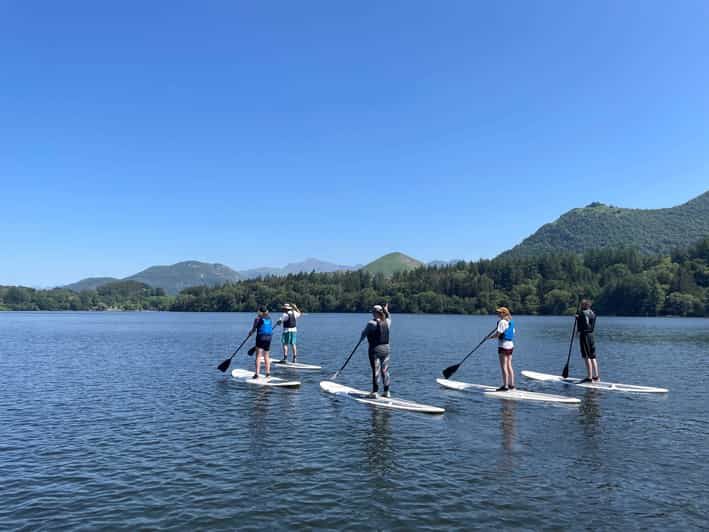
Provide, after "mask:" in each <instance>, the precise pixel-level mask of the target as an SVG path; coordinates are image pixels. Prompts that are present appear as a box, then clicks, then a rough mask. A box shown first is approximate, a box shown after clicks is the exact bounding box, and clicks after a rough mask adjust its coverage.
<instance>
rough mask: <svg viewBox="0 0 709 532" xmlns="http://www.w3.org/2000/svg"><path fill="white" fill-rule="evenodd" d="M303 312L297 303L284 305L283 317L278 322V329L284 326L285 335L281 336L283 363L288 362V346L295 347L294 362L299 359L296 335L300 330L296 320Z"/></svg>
mask: <svg viewBox="0 0 709 532" xmlns="http://www.w3.org/2000/svg"><path fill="white" fill-rule="evenodd" d="M301 315H302V312H300V309H299V308H298V306H297V305H296V304H295V303H292V304H290V303H284V305H283V315H282V316H281V317H280V318H279V320H278V321H277V322H276V327H278V326H279V325H283V334H282V335H281V345H282V346H283V360H282V362H284V363H285V362H287V361H288V346H289V345H290V346H292V347H293V362H295V361H296V358H297V357H298V350H297V347H296V335H297V333H298V329H297V328H296V320H297V319H298V318H300V316H301Z"/></svg>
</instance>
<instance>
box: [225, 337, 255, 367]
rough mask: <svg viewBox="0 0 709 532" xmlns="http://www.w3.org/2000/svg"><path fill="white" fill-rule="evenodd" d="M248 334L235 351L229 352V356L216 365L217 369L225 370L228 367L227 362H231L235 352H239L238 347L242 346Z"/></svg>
mask: <svg viewBox="0 0 709 532" xmlns="http://www.w3.org/2000/svg"><path fill="white" fill-rule="evenodd" d="M249 336H251V335H249ZM249 336H247V337H246V338H244V341H243V342H241V343H240V344H239V347H237V348H236V351H234V352H233V353H232V354H231V356H230V357H229V358H227V359H226V360H225V361H224V362H222V363H221V364H219V365H218V366H217V369H219V370H220V371H222V372H224V371H226V370H227V368H228V367H229V364H231V359H232V358H234V357H235V356H236V354H237V353H238V352H239V349H241V348H242V347H244V344H245V343H246V341H247V340H248V339H249Z"/></svg>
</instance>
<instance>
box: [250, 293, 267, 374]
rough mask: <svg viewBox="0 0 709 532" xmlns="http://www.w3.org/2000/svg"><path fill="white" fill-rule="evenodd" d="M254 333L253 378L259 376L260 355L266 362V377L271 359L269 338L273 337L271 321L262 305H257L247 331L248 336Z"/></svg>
mask: <svg viewBox="0 0 709 532" xmlns="http://www.w3.org/2000/svg"><path fill="white" fill-rule="evenodd" d="M254 333H256V373H254V379H258V377H259V370H260V369H261V357H263V359H264V363H265V364H266V377H270V376H271V359H270V357H269V354H270V351H271V338H272V337H273V322H272V321H271V315H270V314H269V313H268V309H267V308H266V307H264V306H262V307H259V309H258V314H257V315H256V319H254V324H253V326H252V327H251V330H250V331H249V336H251V335H252V334H254Z"/></svg>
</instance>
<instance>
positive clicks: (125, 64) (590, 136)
mask: <svg viewBox="0 0 709 532" xmlns="http://www.w3.org/2000/svg"><path fill="white" fill-rule="evenodd" d="M708 28H709V4H707V3H706V2H705V1H703V0H698V1H689V0H687V1H684V0H683V1H681V2H673V3H670V2H659V1H630V0H626V1H623V2H618V1H583V2H567V1H539V2H527V1H521V0H520V1H509V2H475V1H467V0H466V1H446V2H432V1H427V2H421V1H411V0H408V1H405V2H404V1H401V2H395V1H391V2H362V1H357V2H353V1H343V2H332V1H323V2H309V1H302V2H273V1H259V2H237V1H210V2H197V1H183V2H174V1H151V2H143V1H141V2H137V1H121V2H93V1H91V2H90V1H74V0H65V1H63V2H45V1H43V2H39V1H35V0H16V1H14V0H0V83H1V89H0V194H1V195H0V198H1V199H0V205H1V207H0V249H2V255H1V257H2V258H1V259H0V284H24V285H30V286H52V285H57V284H63V283H68V282H72V281H75V280H78V279H79V278H82V277H87V276H94V275H111V276H116V277H120V276H125V275H129V274H132V273H135V272H137V271H139V270H141V269H143V268H145V267H147V266H150V265H153V264H170V263H174V262H177V261H180V260H187V259H196V260H204V261H208V262H221V263H224V264H227V265H229V266H232V267H234V268H236V269H242V268H249V267H256V266H262V265H273V266H280V265H283V264H285V263H287V262H292V261H297V260H301V259H303V258H305V257H309V256H314V257H318V258H321V259H324V260H331V261H334V262H338V263H343V264H355V263H364V262H368V261H369V260H372V259H374V258H376V257H378V256H380V255H382V254H384V253H387V252H389V251H394V250H399V251H403V252H405V253H408V254H410V255H412V256H414V257H417V258H419V259H421V260H433V259H451V258H465V259H472V260H475V259H478V258H481V257H485V258H491V257H493V256H495V255H496V254H497V253H499V252H501V251H504V250H505V249H508V248H509V247H511V246H513V245H515V244H516V243H518V242H519V241H521V240H522V239H523V238H525V237H527V236H529V235H530V234H531V233H533V232H534V231H535V230H536V229H537V228H538V227H539V226H540V225H542V224H544V223H547V222H550V221H553V220H555V219H556V218H558V217H559V216H560V215H561V214H563V213H564V212H565V211H567V210H569V209H571V208H574V207H581V206H584V205H587V204H588V203H591V202H592V201H601V202H603V203H608V204H613V205H617V206H623V207H633V208H660V207H669V206H673V205H678V204H681V203H684V202H685V201H688V200H689V199H691V198H693V197H695V196H697V195H699V194H701V193H702V192H704V191H706V190H707V189H708V188H709V186H708V185H709V179H707V175H708V173H709V149H708V148H709V132H708V131H709V128H707V124H709V121H708V118H709V90H708V88H709V54H708V53H707V50H709V31H708Z"/></svg>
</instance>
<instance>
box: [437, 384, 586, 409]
mask: <svg viewBox="0 0 709 532" xmlns="http://www.w3.org/2000/svg"><path fill="white" fill-rule="evenodd" d="M436 382H437V383H438V384H440V385H441V386H443V387H444V388H450V389H451V390H459V391H461V392H477V393H481V394H483V395H487V396H489V397H497V398H499V399H507V400H509V401H546V402H549V403H567V404H578V403H580V402H581V401H580V400H579V399H577V398H576V397H565V396H563V395H551V394H548V393H537V392H528V391H526V390H518V389H517V388H515V389H514V390H507V391H506V392H498V391H497V388H495V387H494V386H486V385H485V384H469V383H467V382H460V381H451V380H448V379H440V378H439V379H436Z"/></svg>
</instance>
